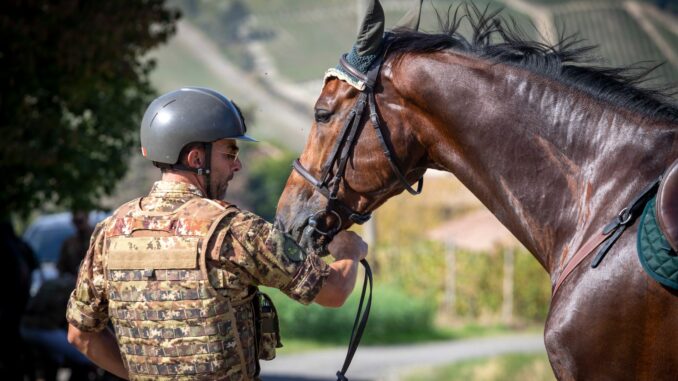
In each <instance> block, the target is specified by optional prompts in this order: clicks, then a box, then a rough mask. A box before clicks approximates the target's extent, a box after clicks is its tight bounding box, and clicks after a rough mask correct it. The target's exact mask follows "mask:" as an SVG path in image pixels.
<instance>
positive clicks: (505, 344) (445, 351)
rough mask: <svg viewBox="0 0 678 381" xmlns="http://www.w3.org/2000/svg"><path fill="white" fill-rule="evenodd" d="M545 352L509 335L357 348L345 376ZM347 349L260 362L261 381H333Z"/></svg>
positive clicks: (534, 339) (364, 379) (362, 377)
mask: <svg viewBox="0 0 678 381" xmlns="http://www.w3.org/2000/svg"><path fill="white" fill-rule="evenodd" d="M543 351H545V349H544V339H543V337H542V336H541V335H511V336H501V337H489V338H479V339H466V340H455V341H449V342H438V343H429V344H417V345H399V346H387V347H381V346H375V347H361V348H359V349H358V351H357V353H356V355H355V357H354V359H353V363H352V364H351V367H350V368H349V371H348V373H347V374H346V376H347V377H348V378H349V379H350V380H351V381H368V380H369V381H397V380H399V379H400V376H401V375H402V374H403V373H405V372H407V371H408V370H411V369H413V368H416V367H425V366H435V365H444V364H450V363H453V362H458V361H463V360H468V359H473V358H479V357H488V356H495V355H501V354H507V353H539V352H543ZM345 355H346V349H345V348H341V349H328V350H319V351H315V352H310V353H302V354H296V355H284V356H279V357H278V358H276V359H275V360H273V361H271V362H266V361H264V362H262V379H263V381H292V380H298V381H334V380H336V376H335V373H336V371H337V370H339V368H341V365H342V363H343V361H344V356H345Z"/></svg>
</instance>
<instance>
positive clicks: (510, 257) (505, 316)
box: [501, 248, 515, 323]
mask: <svg viewBox="0 0 678 381" xmlns="http://www.w3.org/2000/svg"><path fill="white" fill-rule="evenodd" d="M503 256H504V279H503V281H502V292H503V298H502V299H503V300H502V304H501V320H502V321H503V322H504V323H511V322H512V321H513V273H514V257H515V248H507V249H504V252H503Z"/></svg>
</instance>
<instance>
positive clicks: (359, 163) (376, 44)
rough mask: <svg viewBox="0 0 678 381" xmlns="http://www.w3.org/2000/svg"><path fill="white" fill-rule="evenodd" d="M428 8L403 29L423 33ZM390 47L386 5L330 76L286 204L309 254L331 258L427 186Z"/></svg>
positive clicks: (289, 222)
mask: <svg viewBox="0 0 678 381" xmlns="http://www.w3.org/2000/svg"><path fill="white" fill-rule="evenodd" d="M420 11H421V0H418V1H417V6H416V7H414V8H413V9H412V10H411V11H410V12H408V14H406V15H405V17H403V19H402V20H401V21H400V22H399V23H398V27H400V28H407V29H413V30H416V29H417V28H418V25H419V18H420ZM387 47H388V41H387V40H386V38H385V36H384V12H383V9H382V7H381V4H380V3H379V1H372V2H370V4H369V6H368V8H367V12H366V16H365V18H364V20H363V22H362V25H361V27H360V30H359V34H358V38H357V40H356V43H355V45H354V46H353V49H352V51H351V52H350V53H348V54H345V55H344V56H342V58H341V60H340V64H339V65H338V66H337V67H336V68H333V69H330V70H328V72H327V73H326V75H325V84H324V86H323V89H322V92H321V93H320V96H319V97H318V100H317V101H316V104H315V107H314V114H315V120H314V122H313V126H312V128H311V131H310V133H309V136H308V139H307V142H306V146H305V148H304V151H303V152H302V154H301V156H300V158H299V159H298V160H297V161H296V162H295V166H294V167H295V169H296V171H293V173H292V174H291V175H290V177H289V179H288V180H287V184H286V186H285V190H284V192H283V194H282V196H281V198H280V201H279V203H278V210H277V216H276V222H277V224H278V225H279V226H280V227H282V228H283V229H284V230H285V231H287V232H288V233H290V234H291V235H292V236H293V237H294V238H296V239H297V241H299V242H300V243H301V244H302V246H304V247H305V248H306V249H308V250H312V251H315V252H318V253H324V246H325V245H326V244H327V243H328V242H329V241H330V240H331V238H332V237H333V236H334V235H335V234H336V233H337V232H339V231H341V230H344V229H347V228H348V227H350V226H351V225H352V224H353V223H359V224H360V223H363V222H365V221H366V220H367V219H369V217H370V213H371V212H372V211H373V210H374V209H376V208H377V207H378V206H379V205H381V204H383V203H384V202H385V201H386V200H387V199H389V198H390V197H392V196H394V195H396V194H398V193H400V192H402V191H403V190H405V189H407V190H409V191H411V192H412V193H417V192H416V191H415V190H414V189H413V188H412V187H411V185H410V184H412V183H415V182H416V181H417V180H418V179H421V177H422V176H423V173H424V172H425V170H426V164H427V158H426V155H425V149H424V147H423V146H422V145H421V143H420V142H419V141H418V140H417V139H416V136H415V135H414V134H412V133H411V130H410V129H409V128H408V126H409V125H411V124H412V123H415V119H416V118H417V116H416V115H414V114H412V113H408V112H406V109H405V108H404V107H403V99H402V98H401V97H400V96H399V95H398V93H397V92H396V91H395V89H394V87H393V83H392V82H393V79H392V78H391V77H390V75H391V72H390V71H389V68H388V67H383V68H382V63H383V60H384V58H385V54H386V52H387Z"/></svg>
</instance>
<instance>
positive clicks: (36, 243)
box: [23, 211, 110, 294]
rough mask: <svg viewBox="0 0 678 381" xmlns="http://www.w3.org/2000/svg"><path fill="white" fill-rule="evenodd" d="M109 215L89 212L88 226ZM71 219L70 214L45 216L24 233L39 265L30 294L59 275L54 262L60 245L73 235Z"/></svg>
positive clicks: (34, 274) (100, 212) (73, 228)
mask: <svg viewBox="0 0 678 381" xmlns="http://www.w3.org/2000/svg"><path fill="white" fill-rule="evenodd" d="M109 214H110V213H107V212H102V211H91V212H89V215H88V218H89V224H90V226H92V227H94V225H96V224H97V223H99V222H100V221H101V220H103V219H104V218H106V217H107V216H108V215H109ZM72 219H73V214H72V213H71V212H63V213H54V214H45V215H42V216H40V217H38V218H36V219H35V221H33V223H31V224H30V225H29V226H28V228H27V229H26V231H25V232H24V235H23V239H24V240H25V241H26V242H27V243H28V245H30V247H31V248H32V249H33V252H34V253H35V259H37V260H38V262H39V263H40V269H39V270H36V271H35V272H34V273H33V282H32V285H31V294H34V293H35V292H37V289H38V288H39V287H40V285H41V284H42V281H43V280H45V279H52V278H56V277H57V276H58V275H59V274H58V272H57V269H56V262H57V261H58V260H59V254H60V252H61V245H62V244H63V243H64V241H65V240H66V238H68V237H70V236H72V235H74V234H75V227H74V226H73V222H72Z"/></svg>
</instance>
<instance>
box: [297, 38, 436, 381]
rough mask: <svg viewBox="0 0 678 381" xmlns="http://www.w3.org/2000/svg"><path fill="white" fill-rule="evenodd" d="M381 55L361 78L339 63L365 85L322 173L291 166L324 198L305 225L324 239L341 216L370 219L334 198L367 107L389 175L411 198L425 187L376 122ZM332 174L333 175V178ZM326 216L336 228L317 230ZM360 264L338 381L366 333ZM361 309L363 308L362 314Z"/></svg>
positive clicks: (338, 226)
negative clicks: (405, 169)
mask: <svg viewBox="0 0 678 381" xmlns="http://www.w3.org/2000/svg"><path fill="white" fill-rule="evenodd" d="M382 52H383V53H382V54H381V55H379V56H378V57H377V58H376V59H375V61H374V62H373V63H372V65H371V66H370V68H369V70H368V71H367V74H363V73H362V72H360V71H359V70H356V69H355V68H354V67H353V66H351V64H349V63H348V62H347V61H346V55H342V56H341V58H340V59H339V65H340V66H341V68H342V69H343V70H344V71H346V72H347V73H349V74H350V75H352V76H354V77H355V78H357V79H358V80H360V81H362V82H363V83H364V84H365V88H364V90H361V92H360V95H359V97H358V100H357V101H356V103H355V105H354V106H353V108H352V109H351V111H350V112H349V114H348V118H347V119H346V122H345V123H344V126H343V127H342V129H341V131H340V132H339V136H338V138H337V141H336V142H335V143H334V147H333V148H332V151H331V152H330V155H329V156H328V157H327V159H326V161H325V163H324V164H323V166H322V167H321V168H322V171H321V174H320V177H319V178H316V177H314V176H313V175H312V174H311V172H310V171H309V170H308V169H306V168H305V167H304V166H303V165H302V164H301V162H300V161H299V159H296V160H294V162H293V164H292V166H293V168H294V170H295V171H297V173H299V175H301V177H303V178H304V179H305V180H306V181H308V182H309V183H310V184H311V185H313V187H314V188H315V189H316V190H317V191H318V192H319V193H320V194H322V195H323V196H324V197H325V198H327V205H326V207H325V210H321V211H319V212H316V213H315V214H314V215H312V216H311V218H309V221H308V224H309V226H312V227H313V229H314V230H315V231H316V232H318V233H319V234H321V235H323V236H333V235H334V234H336V233H337V232H339V230H341V227H342V226H343V221H342V219H341V213H340V212H342V213H344V214H345V215H348V218H349V220H351V221H352V222H354V223H356V224H359V225H360V224H363V223H365V222H367V221H368V220H369V219H370V218H371V217H372V213H371V212H364V213H360V212H357V211H355V210H353V209H352V208H351V207H349V206H348V205H346V204H345V203H344V202H342V201H341V200H339V199H338V198H337V195H338V193H339V186H340V185H341V181H342V180H343V179H344V174H345V172H346V165H347V164H348V160H349V157H350V155H351V152H352V150H353V148H354V147H355V145H356V143H357V138H358V136H359V133H358V130H359V129H360V121H361V119H362V117H363V114H364V112H365V109H366V106H367V110H369V118H370V121H371V122H372V126H373V127H374V130H375V132H376V134H377V137H378V138H379V144H380V145H381V148H382V151H383V153H384V156H386V159H387V160H388V163H389V165H390V166H391V169H392V171H393V172H394V173H395V175H396V177H397V178H398V180H399V181H400V183H401V184H402V185H403V186H404V187H405V189H406V190H407V191H408V192H409V193H410V194H413V195H417V194H420V193H421V190H422V187H423V185H424V177H423V176H422V177H421V178H419V180H418V185H417V189H416V190H415V189H414V188H413V187H412V186H411V185H410V184H409V182H408V181H407V179H406V178H405V175H404V174H403V173H402V171H401V170H400V168H399V166H398V164H396V158H395V156H394V155H393V153H392V149H391V148H390V147H389V144H388V143H387V141H386V138H385V137H384V131H383V127H382V124H381V123H380V121H379V114H377V107H376V105H377V102H376V100H375V98H374V85H375V84H376V81H377V77H378V75H379V70H380V69H381V65H382V64H383V62H384V57H385V55H386V53H385V52H386V49H384V50H383V51H382ZM332 172H333V174H334V175H333V176H332ZM328 214H332V215H334V216H335V217H336V218H337V224H336V227H335V228H334V229H331V230H330V229H328V230H327V231H323V230H320V229H319V228H318V222H317V217H318V216H319V215H328ZM360 263H361V264H362V265H363V267H364V268H365V279H364V280H363V289H362V293H361V295H360V303H359V305H358V312H357V313H356V317H355V321H354V322H353V329H352V330H351V338H350V340H349V344H348V351H347V352H346V358H345V359H344V364H343V365H342V367H341V369H340V370H339V371H337V381H348V378H346V372H347V371H348V367H349V366H350V365H351V361H352V360H353V356H354V355H355V352H356V350H357V349H358V345H359V344H360V339H361V338H362V335H363V332H364V331H365V326H366V325H367V319H368V318H369V315H370V308H371V306H372V269H371V268H370V265H369V264H368V263H367V261H366V260H365V259H362V260H361V261H360ZM368 284H369V290H370V294H369V296H368V297H367V302H366V303H365V295H366V293H367V286H368ZM363 306H364V308H365V309H364V310H363Z"/></svg>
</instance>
